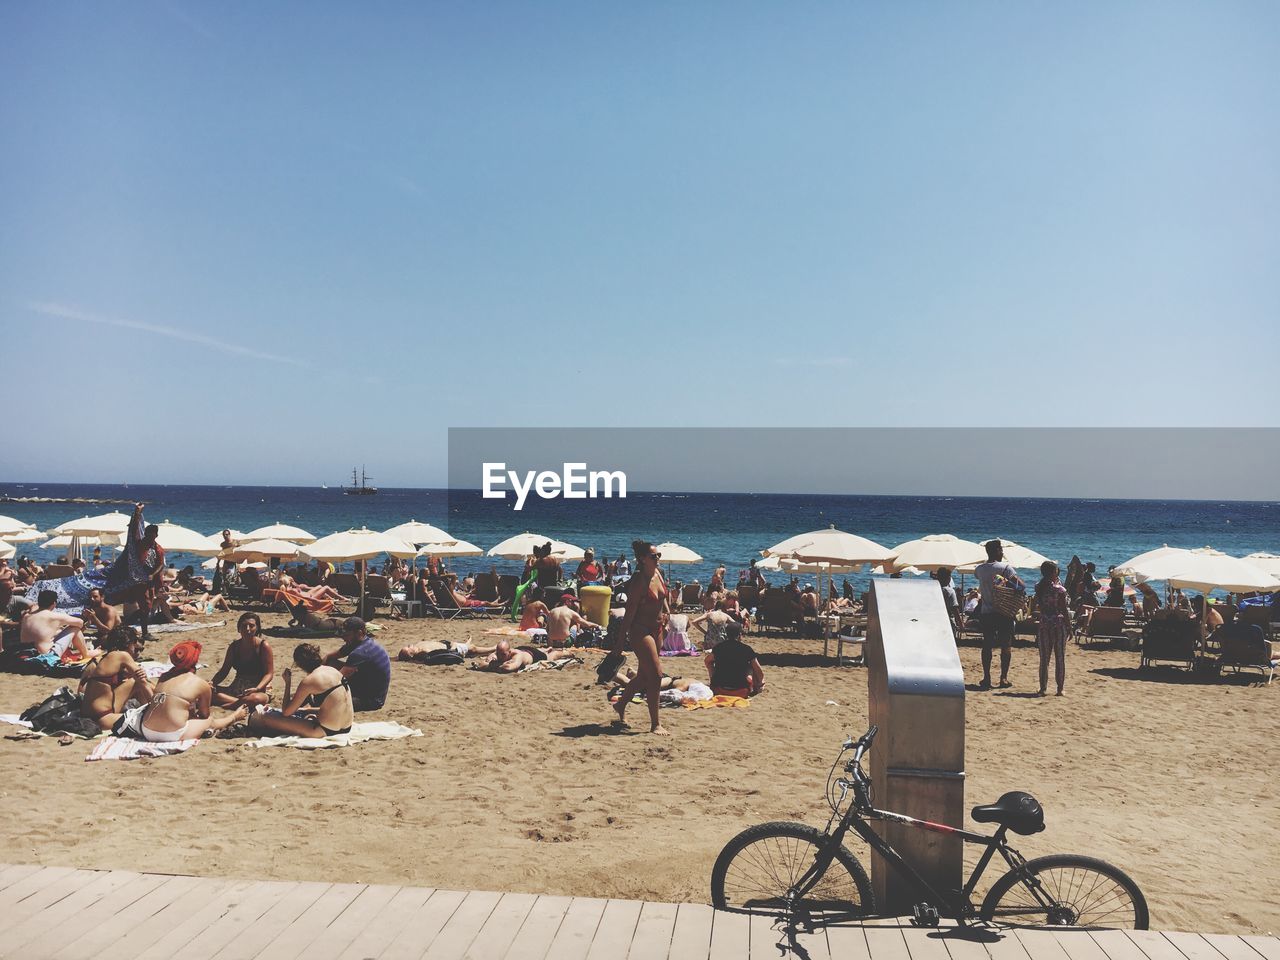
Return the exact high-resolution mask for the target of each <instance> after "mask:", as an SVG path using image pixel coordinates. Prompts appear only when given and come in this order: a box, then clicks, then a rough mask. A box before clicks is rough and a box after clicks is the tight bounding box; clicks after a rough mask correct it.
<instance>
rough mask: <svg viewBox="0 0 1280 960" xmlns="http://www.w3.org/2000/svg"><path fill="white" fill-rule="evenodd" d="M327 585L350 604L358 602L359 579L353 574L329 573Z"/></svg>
mask: <svg viewBox="0 0 1280 960" xmlns="http://www.w3.org/2000/svg"><path fill="white" fill-rule="evenodd" d="M328 584H329V586H331V587H333V589H335V590H337V591H338V592H339V593H340V594H342V596H343V598H344V599H346V600H349V601H350V602H351V603H359V602H360V578H359V577H357V576H356V575H355V574H354V573H331V574H329V579H328Z"/></svg>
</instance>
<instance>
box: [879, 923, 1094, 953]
mask: <svg viewBox="0 0 1280 960" xmlns="http://www.w3.org/2000/svg"><path fill="white" fill-rule="evenodd" d="M942 937H943V931H942V930H940V929H939V930H926V929H924V928H921V927H906V928H904V929H903V931H902V939H903V940H905V941H906V943H907V953H909V954H910V955H911V960H951V954H950V953H949V952H948V951H947V945H946V944H945V943H943V942H942ZM983 955H984V958H985V955H986V951H985V950H984V951H983ZM1104 960H1105V958H1104Z"/></svg>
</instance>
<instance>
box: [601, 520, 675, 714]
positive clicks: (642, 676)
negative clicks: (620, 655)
mask: <svg viewBox="0 0 1280 960" xmlns="http://www.w3.org/2000/svg"><path fill="white" fill-rule="evenodd" d="M631 549H632V550H633V551H634V552H635V555H636V575H635V576H634V577H632V578H631V579H630V580H629V581H627V588H626V594H627V612H626V614H625V615H624V616H623V618H622V636H623V638H624V639H625V640H626V642H627V643H629V644H630V646H631V652H632V653H634V654H635V655H636V660H637V662H638V665H639V668H638V670H637V672H636V675H635V676H634V677H632V678H631V682H630V683H628V684H627V686H626V688H625V689H624V690H623V691H622V697H621V699H620V700H618V702H617V703H616V704H614V710H616V711H617V712H618V722H619V723H626V712H627V704H628V703H630V702H631V698H632V697H634V696H635V695H636V692H637V691H643V692H644V697H645V700H646V701H647V702H648V706H649V732H650V733H656V734H661V735H662V736H666V735H667V734H668V731H667V730H666V729H664V728H663V726H662V724H661V723H659V722H658V704H659V700H658V693H659V689H660V687H661V684H662V667H661V666H660V665H659V661H658V638H659V637H661V636H662V635H663V633H664V631H665V630H666V626H667V618H668V617H669V616H670V613H671V607H670V603H669V598H668V596H667V585H666V582H665V581H663V579H662V572H661V571H660V570H659V569H658V561H659V560H661V559H662V555H661V554H659V553H658V551H657V550H655V549H654V548H653V544H651V543H649V542H648V541H645V540H636V541H635V542H634V543H632V544H631Z"/></svg>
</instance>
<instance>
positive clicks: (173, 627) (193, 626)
mask: <svg viewBox="0 0 1280 960" xmlns="http://www.w3.org/2000/svg"><path fill="white" fill-rule="evenodd" d="M226 625H227V621H225V620H215V621H214V622H212V623H157V624H156V625H155V626H152V627H148V628H147V632H148V633H149V634H151V636H153V637H154V636H156V635H157V634H161V633H189V632H190V631H192V630H208V629H209V628H211V627H225V626H226Z"/></svg>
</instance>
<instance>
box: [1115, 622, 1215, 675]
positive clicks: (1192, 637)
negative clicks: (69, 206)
mask: <svg viewBox="0 0 1280 960" xmlns="http://www.w3.org/2000/svg"><path fill="white" fill-rule="evenodd" d="M1099 609H1103V608H1099ZM1199 648H1200V624H1199V623H1197V622H1196V621H1195V620H1184V619H1182V618H1181V617H1162V618H1161V619H1159V620H1148V621H1147V624H1146V626H1145V627H1143V628H1142V659H1141V660H1140V661H1139V665H1140V666H1141V667H1147V666H1149V665H1151V664H1152V663H1154V662H1155V661H1157V660H1160V661H1165V662H1169V663H1185V664H1186V665H1187V667H1188V668H1193V667H1195V665H1196V655H1197V653H1198V652H1199Z"/></svg>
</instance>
